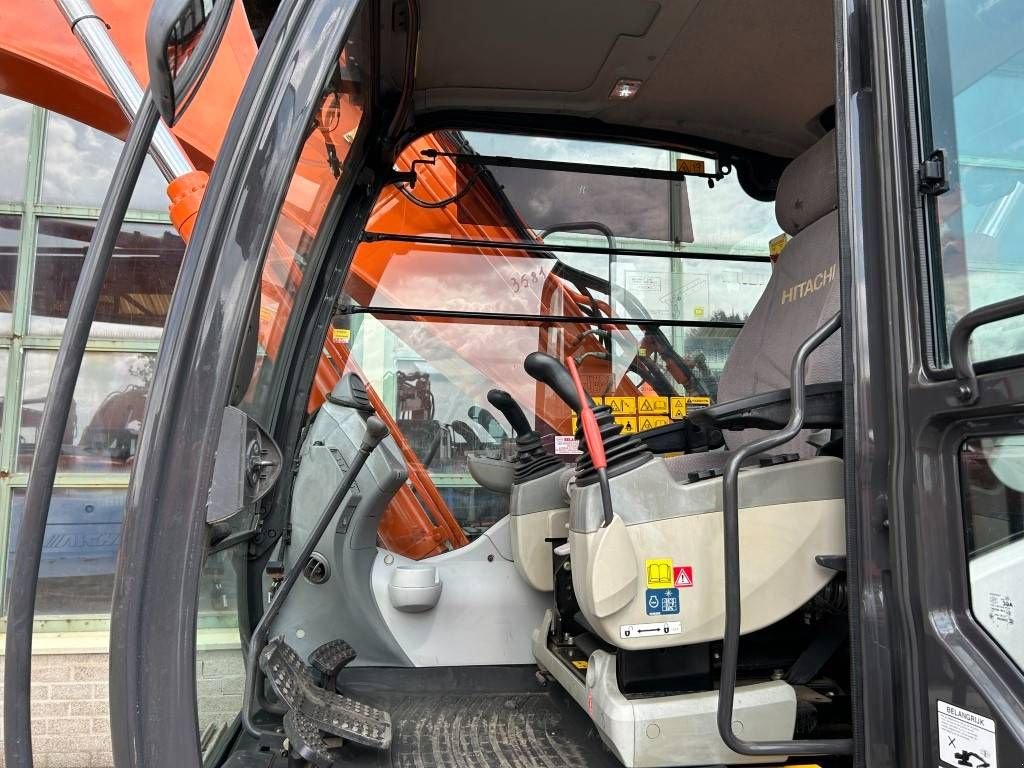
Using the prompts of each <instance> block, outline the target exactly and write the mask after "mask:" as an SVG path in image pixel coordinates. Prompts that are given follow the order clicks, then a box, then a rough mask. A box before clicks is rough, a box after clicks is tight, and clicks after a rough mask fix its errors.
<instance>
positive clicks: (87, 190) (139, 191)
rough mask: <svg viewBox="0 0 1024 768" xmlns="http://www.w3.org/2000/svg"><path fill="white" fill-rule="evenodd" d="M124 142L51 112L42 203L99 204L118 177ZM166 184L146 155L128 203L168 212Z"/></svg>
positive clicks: (40, 196)
mask: <svg viewBox="0 0 1024 768" xmlns="http://www.w3.org/2000/svg"><path fill="white" fill-rule="evenodd" d="M121 144H122V142H121V141H119V140H118V139H115V138H114V137H112V136H108V135H107V134H105V133H103V132H102V131H98V130H96V129H95V128H90V127H89V126H87V125H85V124H83V123H79V122H76V121H75V120H72V119H71V118H69V117H64V116H63V115H58V114H57V113H55V112H49V113H47V116H46V147H45V149H44V151H43V182H42V189H41V191H40V195H39V201H40V202H42V203H54V204H57V205H75V206H87V207H90V208H99V207H100V206H101V205H102V204H103V198H104V196H105V195H106V193H107V188H108V187H109V186H110V180H111V179H112V178H113V176H114V163H113V162H111V158H116V157H118V155H120V153H121ZM166 188H167V182H166V181H164V177H163V176H162V175H161V173H160V170H159V169H158V168H157V167H156V163H155V162H153V159H152V158H150V157H147V158H146V160H145V162H144V163H143V165H142V172H141V173H140V174H139V181H138V183H137V184H136V185H135V191H134V192H132V197H131V201H130V202H129V203H128V207H129V208H131V209H133V210H145V211H166V210H167V194H166V192H165V190H166Z"/></svg>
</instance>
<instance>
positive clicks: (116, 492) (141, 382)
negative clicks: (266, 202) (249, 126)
mask: <svg viewBox="0 0 1024 768" xmlns="http://www.w3.org/2000/svg"><path fill="white" fill-rule="evenodd" d="M120 147H121V142H120V141H118V140H117V139H114V138H112V137H110V136H108V135H106V134H103V133H100V132H99V131H96V130H94V129H92V128H90V127H88V126H85V125H83V124H81V123H76V122H74V121H73V120H70V119H68V118H66V117H63V116H61V115H58V114H55V113H52V112H47V111H45V110H43V109H40V108H39V107H35V106H32V105H29V104H26V103H23V102H19V101H16V100H14V99H11V98H8V97H5V96H0V155H2V157H3V169H2V171H0V392H2V393H3V394H2V398H3V401H2V403H3V405H2V410H0V419H2V420H0V573H2V574H3V584H4V589H3V593H2V598H0V599H2V607H3V616H6V606H7V603H8V599H9V594H8V592H9V586H8V585H9V579H8V574H9V573H10V570H11V569H10V566H11V561H12V559H13V557H14V551H15V548H16V544H17V537H18V529H19V522H20V516H21V512H22V509H23V507H24V500H25V487H26V485H27V483H28V473H29V470H30V468H31V463H32V457H33V453H34V450H35V441H36V430H37V428H38V425H39V420H40V416H41V414H42V408H43V403H44V402H45V398H46V393H47V389H48V387H49V383H50V376H51V374H52V373H53V366H54V361H55V359H56V355H57V349H58V347H59V345H60V339H61V334H62V333H63V331H64V323H65V318H66V317H67V314H68V308H69V306H70V304H71V300H72V297H73V295H74V291H75V285H76V283H77V280H78V275H79V272H80V271H81V268H82V263H83V261H84V258H85V250H86V248H87V246H88V244H89V240H90V238H91V236H92V232H93V229H94V227H95V224H96V220H97V218H98V216H99V209H100V206H101V204H102V202H103V197H104V194H105V193H106V190H107V186H108V185H109V183H110V179H111V176H112V173H113V168H114V165H115V163H116V162H117V158H118V154H119V152H120ZM165 187H166V184H165V182H164V180H163V177H162V176H161V175H160V173H159V171H158V170H157V168H156V166H155V165H154V163H153V162H152V161H151V160H149V161H147V163H146V165H145V167H144V168H143V171H142V175H141V177H140V180H139V183H138V186H137V187H136V190H135V192H134V195H133V197H132V200H131V203H130V205H129V211H128V214H127V216H126V217H125V223H124V226H123V227H122V229H121V234H120V237H119V239H118V242H117V247H116V249H115V251H114V255H113V261H112V263H111V266H110V269H109V272H108V275H107V278H106V281H105V282H104V285H103V291H102V295H101V297H100V301H99V306H98V309H97V315H96V318H95V321H94V324H93V329H92V334H91V336H90V340H89V344H88V351H87V352H86V354H85V359H84V361H83V365H82V370H81V373H80V374H79V380H78V384H77V387H76V390H75V398H74V406H73V408H72V410H71V415H70V418H69V419H68V425H67V429H66V430H65V432H64V439H63V447H62V459H61V463H60V467H59V471H58V474H57V479H56V484H55V488H54V492H53V502H52V504H51V507H50V516H49V524H48V526H47V529H46V537H45V543H44V549H43V560H42V567H41V571H40V579H39V586H38V595H37V599H36V621H35V630H36V636H35V640H34V649H35V652H36V658H35V660H34V664H33V682H34V683H38V685H39V689H38V695H36V694H33V700H34V708H33V709H34V711H33V715H34V731H35V734H34V746H35V751H36V753H37V763H36V764H37V765H41V766H46V765H51V764H53V765H56V764H59V765H74V766H83V768H84V766H107V765H111V764H112V763H111V760H110V755H109V752H110V746H109V724H108V722H107V711H108V710H107V695H106V681H107V662H106V651H107V646H108V628H109V616H110V598H111V593H112V588H113V581H114V567H115V562H116V558H117V547H118V542H119V540H120V533H121V521H122V516H123V511H124V500H125V493H126V491H127V486H128V477H129V472H130V471H131V467H132V462H133V459H134V455H135V451H136V447H137V445H138V435H139V429H140V427H141V424H142V413H143V407H144V404H145V400H146V396H147V394H148V392H149V386H150V381H151V379H152V373H153V365H154V361H155V357H156V352H157V348H158V347H159V344H160V337H161V332H162V327H163V323H164V318H165V317H166V314H167V309H168V306H169V304H170V298H171V292H172V290H173V288H174V283H175V280H176V279H177V276H178V269H179V267H180V265H181V260H182V255H183V252H184V244H183V243H182V241H181V239H180V238H179V237H178V235H177V233H176V232H175V230H174V228H173V227H172V226H171V224H170V219H169V217H168V215H167V202H166V201H167V198H166V193H165ZM207 581H211V580H207ZM215 581H216V580H215V579H214V580H212V581H211V583H204V588H205V589H206V590H207V591H208V592H209V599H208V600H207V601H206V604H207V605H208V606H209V607H210V608H211V610H210V612H209V615H207V616H204V618H203V619H202V620H201V623H203V624H204V625H206V626H204V629H208V630H210V632H208V633H207V634H208V635H210V643H209V646H208V647H209V648H211V649H213V652H212V653H211V654H209V655H208V656H207V657H204V658H202V659H199V660H198V665H199V667H200V668H199V669H198V670H197V673H198V674H200V675H201V674H202V671H203V669H202V668H203V666H204V665H209V666H210V669H211V670H212V669H213V668H214V667H215V666H216V665H217V664H218V658H217V654H216V648H217V647H219V646H218V644H219V643H223V644H224V645H225V646H227V647H231V646H233V647H234V648H237V647H238V635H237V631H236V630H234V629H233V628H232V629H229V631H227V632H225V633H224V637H223V638H221V637H220V636H219V635H218V633H217V628H218V622H219V621H220V619H219V612H218V611H217V610H216V609H218V608H224V607H226V605H225V603H226V602H227V601H228V597H227V596H226V594H223V593H222V594H219V595H218V586H217V584H216V583H213V582H215ZM231 600H232V601H233V595H232V597H231ZM236 657H237V652H236V654H234V655H232V657H231V658H232V660H234V659H235V658H236ZM221 672H223V670H218V676H219V677H220V678H223V674H221ZM238 673H239V674H240V673H241V671H240V670H238ZM219 693H220V688H219V687H218V688H217V689H216V690H212V689H211V690H206V691H204V695H205V696H206V697H207V699H208V702H206V709H207V710H209V711H211V712H217V711H219V707H218V706H217V700H218V697H219ZM224 709H225V710H226V711H227V710H230V712H231V714H232V715H233V714H234V713H236V712H237V711H238V702H237V701H235V700H234V697H232V700H231V701H230V702H228V703H226V704H225V707H224Z"/></svg>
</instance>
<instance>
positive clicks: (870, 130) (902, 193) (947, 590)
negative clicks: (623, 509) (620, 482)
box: [840, 0, 1024, 768]
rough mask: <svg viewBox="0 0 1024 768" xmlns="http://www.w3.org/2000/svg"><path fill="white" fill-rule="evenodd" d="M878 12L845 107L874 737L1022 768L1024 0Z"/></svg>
mask: <svg viewBox="0 0 1024 768" xmlns="http://www.w3.org/2000/svg"><path fill="white" fill-rule="evenodd" d="M850 5H851V6H853V5H859V4H855V3H854V4H850ZM883 5H886V4H881V3H878V4H869V3H865V4H863V5H862V6H861V9H862V16H863V17H864V20H869V21H870V24H869V25H863V26H860V27H859V28H858V29H852V28H849V29H848V33H849V35H850V36H849V37H848V38H847V41H848V42H850V41H853V43H854V44H861V45H864V47H863V48H861V49H860V51H859V54H858V56H859V57H860V58H859V60H858V59H857V58H856V57H853V56H851V57H850V58H849V59H848V62H847V63H848V69H847V74H848V76H849V79H848V80H847V82H846V92H845V93H841V102H840V117H841V118H843V123H844V125H845V129H844V130H845V135H844V139H845V142H844V144H845V155H846V162H847V163H848V166H849V168H850V175H849V177H848V178H847V179H846V180H845V184H846V194H847V203H848V207H847V222H846V226H847V227H848V228H849V229H848V231H849V233H850V234H851V238H850V240H849V242H850V243H851V245H850V249H851V259H850V263H851V266H850V272H849V275H848V278H849V287H850V291H849V299H850V300H849V303H848V307H847V317H846V318H844V333H847V331H849V336H848V338H851V340H852V343H851V350H850V355H851V356H850V358H849V360H848V366H849V368H848V370H849V372H850V373H851V374H852V375H851V376H849V377H848V379H849V381H850V383H851V391H850V395H851V397H850V408H851V411H850V414H849V415H850V420H849V422H848V424H850V425H851V429H850V430H848V435H847V439H848V440H850V441H851V444H850V445H849V446H848V448H847V450H848V451H849V452H850V457H851V464H850V467H851V478H850V486H849V487H850V494H851V496H850V498H851V502H852V503H851V512H852V519H853V521H854V526H855V527H854V529H852V530H853V533H854V536H855V547H854V551H856V552H857V553H858V554H857V560H858V562H857V563H854V564H853V567H854V569H855V570H856V571H857V572H858V573H857V576H858V581H857V582H855V583H859V591H858V592H857V593H856V594H855V598H856V601H857V611H858V613H859V619H860V621H859V622H858V625H857V627H856V632H857V637H856V638H855V642H856V645H857V651H858V653H857V654H856V655H855V664H858V666H859V667H860V670H859V677H860V679H861V683H862V690H861V697H862V708H861V712H860V717H861V732H860V738H861V740H862V747H863V749H864V754H865V755H866V757H867V762H868V764H871V765H896V764H899V765H942V766H950V767H952V768H1000V766H1011V765H1012V766H1017V765H1021V763H1022V760H1024V674H1022V671H1024V591H1022V586H1021V585H1022V584H1024V578H1022V576H1024V503H1022V502H1024V495H1022V494H1024V357H1022V355H1024V321H1022V319H1021V318H1020V317H1019V315H1020V313H1021V312H1024V4H1022V3H1020V2H1018V1H1017V0H936V1H934V2H926V3H916V2H914V3H900V4H894V5H892V6H888V7H886V8H883V7H882V6H883ZM841 23H844V22H841ZM865 33H866V34H867V35H868V36H869V37H870V43H871V44H872V45H870V46H868V45H866V43H867V42H868V40H867V39H864V38H858V35H863V34H865ZM854 70H857V71H854ZM867 73H870V74H867ZM858 83H859V85H860V86H861V88H860V89H858V87H857V85H858ZM866 85H870V86H871V87H870V89H868V88H864V86H866Z"/></svg>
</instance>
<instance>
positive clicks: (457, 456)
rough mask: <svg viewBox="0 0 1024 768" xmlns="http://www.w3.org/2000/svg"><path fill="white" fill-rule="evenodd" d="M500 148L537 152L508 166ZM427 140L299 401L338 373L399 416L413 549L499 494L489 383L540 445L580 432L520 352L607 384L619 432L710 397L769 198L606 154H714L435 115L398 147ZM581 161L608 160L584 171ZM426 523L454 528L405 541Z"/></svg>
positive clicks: (480, 512) (501, 426)
mask: <svg viewBox="0 0 1024 768" xmlns="http://www.w3.org/2000/svg"><path fill="white" fill-rule="evenodd" d="M474 153H475V156H474ZM497 156H504V157H513V158H524V159H525V160H526V161H527V162H528V163H530V162H533V161H538V160H539V161H542V165H543V167H541V168H538V167H536V166H535V165H533V166H530V167H527V168H520V167H511V168H510V167H506V165H503V164H502V162H503V161H501V160H495V158H496V157H497ZM424 157H427V158H429V157H433V158H435V159H434V161H432V162H426V163H422V162H420V163H417V164H416V173H417V182H416V185H415V186H414V187H411V188H410V187H401V188H398V187H395V186H389V187H387V188H385V189H384V191H383V192H382V193H381V195H380V197H379V199H378V201H377V204H376V206H375V209H374V212H373V214H372V216H371V218H370V222H369V224H368V226H367V229H368V231H369V232H370V233H372V234H370V235H369V236H368V238H367V240H368V242H364V243H362V244H361V245H360V246H359V248H358V249H357V251H356V255H355V258H354V259H353V262H352V265H351V267H350V269H349V273H348V277H347V281H346V283H345V285H344V288H343V291H342V293H341V295H340V297H339V299H338V301H337V313H336V315H335V318H334V321H333V323H332V328H331V330H330V332H329V333H328V338H327V339H326V343H325V357H326V359H328V360H330V361H331V368H330V370H327V369H326V368H325V369H324V370H323V374H324V375H322V376H318V378H317V388H318V389H317V391H315V392H314V397H313V401H312V404H313V405H314V406H315V405H318V404H319V403H321V402H323V399H324V398H325V396H326V394H327V391H329V387H330V386H331V385H332V384H333V383H334V382H336V381H337V380H338V377H339V375H340V374H341V373H342V372H351V373H354V374H356V375H357V376H358V377H359V378H360V379H362V380H363V381H364V382H365V383H366V384H367V385H368V387H369V389H370V390H371V392H372V393H373V394H372V397H371V402H375V403H377V404H379V406H378V408H379V409H383V410H384V411H386V414H385V415H386V416H387V417H388V418H389V419H392V420H393V425H394V426H393V428H392V433H393V434H394V436H395V437H396V440H397V441H398V443H399V445H400V446H401V447H402V448H403V450H404V452H405V459H406V462H407V464H408V465H409V481H408V487H409V489H411V493H408V494H404V495H403V494H402V493H400V494H398V495H396V498H395V500H394V501H393V502H392V507H391V510H390V512H389V513H388V514H385V515H384V516H383V517H382V522H381V526H380V529H379V534H380V540H381V543H382V545H383V546H384V547H385V548H387V549H390V550H392V551H396V552H398V553H400V554H403V555H407V556H410V557H422V556H423V555H422V554H414V553H416V552H419V553H422V552H423V551H426V550H428V549H431V550H433V551H435V552H441V551H446V550H447V549H450V548H452V547H456V546H460V542H461V540H462V539H465V540H468V541H472V540H473V539H474V538H475V537H477V536H479V535H480V534H481V533H482V532H483V531H485V530H486V529H487V528H488V527H489V526H490V525H492V524H494V523H495V522H497V521H498V520H500V519H501V517H503V516H504V515H505V514H506V513H507V511H508V503H509V497H508V495H507V494H500V493H496V492H493V491H490V490H487V489H485V488H483V487H481V486H480V485H479V484H478V483H477V482H476V481H475V480H474V477H473V473H472V468H473V458H474V456H475V455H478V454H484V455H486V456H490V457H502V458H510V457H511V456H512V455H514V453H515V446H514V440H513V439H512V429H511V426H510V425H509V424H508V422H507V420H506V419H505V417H504V416H503V415H502V414H501V413H499V412H498V411H496V409H494V408H493V406H491V405H490V404H489V402H488V400H487V393H488V391H489V390H490V389H492V388H499V389H503V390H505V391H507V392H509V394H511V396H512V397H513V399H514V400H516V402H517V403H518V404H519V405H520V407H521V408H522V409H523V411H524V412H525V414H526V416H527V418H528V420H529V421H530V423H531V424H532V426H533V428H534V429H535V430H536V431H537V432H538V433H539V434H540V436H541V440H542V443H543V445H544V446H545V448H546V450H547V451H548V452H549V453H555V442H556V441H555V438H556V436H568V435H571V434H572V433H574V432H575V423H574V422H575V419H574V415H573V413H572V412H571V411H570V409H569V407H568V406H567V405H566V404H565V403H564V402H562V401H561V400H560V399H559V398H558V397H557V396H556V395H555V394H554V393H553V392H552V391H551V390H550V389H549V388H547V387H542V386H538V384H537V382H536V381H535V380H534V379H532V378H531V377H530V376H528V375H527V374H526V372H525V371H524V368H523V361H524V360H525V358H526V357H527V356H528V355H529V354H530V353H532V352H536V351H542V352H546V353H548V354H551V355H553V356H555V357H558V358H559V359H564V358H565V357H566V356H567V355H569V354H572V355H574V356H575V357H576V358H577V360H579V361H580V372H581V377H582V379H583V382H584V385H585V387H586V388H587V389H588V391H589V392H590V393H591V394H593V395H595V396H597V397H599V398H601V397H607V398H609V399H608V400H607V402H608V403H609V404H610V405H611V406H612V408H613V409H615V410H616V412H617V413H618V419H619V423H620V424H621V425H622V428H623V430H624V431H625V432H627V433H629V432H642V431H644V430H647V429H652V428H655V427H660V426H664V425H666V424H669V423H671V422H672V421H673V419H679V418H682V416H683V414H685V412H686V409H687V408H689V407H701V406H702V405H707V404H709V403H710V402H713V401H714V400H715V399H716V398H717V394H718V379H719V377H720V375H721V372H722V369H723V367H724V365H725V361H726V359H727V357H728V354H729V350H730V349H731V347H732V344H733V341H734V339H735V337H736V335H737V333H738V330H739V326H741V325H742V323H743V321H744V320H745V319H746V318H747V317H748V315H749V314H750V312H751V310H752V309H753V307H754V305H755V304H756V303H757V301H758V299H759V298H760V296H761V294H762V292H763V290H764V286H765V285H766V284H767V282H768V279H769V277H770V275H771V264H770V261H769V253H770V247H769V241H770V240H771V239H772V238H773V237H774V236H775V235H777V234H778V225H777V224H776V223H775V217H774V208H773V206H772V204H771V203H763V202H758V201H756V200H754V199H753V198H750V197H749V196H747V195H746V194H745V193H744V191H743V190H742V188H741V187H740V185H739V183H738V182H737V181H736V180H735V177H733V176H726V177H725V178H724V179H722V180H720V181H718V182H716V183H715V184H714V186H713V187H712V186H710V185H709V184H708V180H707V179H706V178H702V177H699V176H685V177H682V178H680V177H678V176H676V177H672V179H671V180H668V181H666V180H665V179H661V178H659V179H651V178H642V179H634V178H624V177H621V176H618V175H615V173H616V172H617V171H612V172H609V173H606V172H603V171H607V170H608V169H609V168H623V167H630V168H641V169H644V172H647V171H660V172H666V171H671V170H673V169H675V168H676V166H675V163H676V161H690V162H694V163H699V164H700V168H702V169H704V170H714V168H715V163H714V160H713V159H712V160H708V159H698V158H690V157H685V156H681V155H678V154H676V153H670V152H667V151H663V150H657V149H651V148H646V147H642V148H637V147H633V148H631V147H623V146H621V145H612V144H600V143H594V142H578V141H565V140H560V139H557V140H556V139H547V138H536V137H524V136H504V135H500V136H499V135H495V134H480V133H465V134H464V133H459V132H453V131H443V132H438V133H434V134H431V135H429V136H426V137H423V138H421V139H419V140H417V141H416V142H413V144H411V145H410V147H408V148H407V149H406V150H405V151H404V152H403V154H402V156H401V158H400V160H399V163H398V166H399V168H402V169H405V168H410V167H412V165H413V162H414V161H416V160H418V159H422V158H424ZM488 162H489V164H488ZM551 162H554V163H560V164H562V165H554V166H553V165H551V164H550V163H551ZM566 163H569V164H573V163H574V164H576V165H575V166H566V165H564V164H566ZM581 163H591V164H598V165H601V166H604V168H602V169H597V171H595V172H590V173H586V174H581V173H578V172H577V170H578V168H579V164H581ZM481 166H486V167H485V169H484V170H481ZM684 166H685V163H684ZM566 167H570V168H573V169H574V170H572V171H571V172H566V171H565V170H564V169H565V168H566ZM589 167H590V166H588V168H589ZM513 171H514V173H513ZM687 173H689V171H687ZM648 175H649V174H648ZM584 176H585V177H586V178H583V177H584ZM562 177H564V178H562ZM556 201H557V205H556V204H555V202H556ZM580 222H584V223H585V226H579V223H580ZM563 224H564V225H566V226H562V225H563ZM552 229H554V230H556V231H551V230H552ZM424 238H425V239H424ZM449 241H450V242H449ZM467 241H469V242H467ZM492 243H493V245H491V244H492ZM609 246H612V248H613V249H614V250H616V251H620V250H621V251H628V252H627V253H618V252H616V253H613V254H611V253H609V252H608V248H609ZM595 248H596V249H598V250H596V251H595V250H594V249H595ZM602 248H603V249H605V251H604V252H601V251H600V249H602ZM608 320H614V321H615V322H607V321H608ZM708 321H711V323H712V324H709V325H703V323H706V322H708ZM323 367H324V366H323V364H322V368H323ZM374 398H376V400H375V399H374ZM559 445H563V446H564V445H566V441H559ZM559 455H560V458H561V459H562V460H564V461H565V462H566V463H567V464H569V463H572V462H574V461H575V459H576V456H575V454H572V453H568V452H564V453H561V454H559ZM410 505H412V508H411V509H410ZM414 519H415V520H417V521H419V522H417V523H416V525H415V526H413V525H412V524H411V523H410V521H412V520H414ZM439 521H440V522H439ZM435 522H437V523H438V525H439V527H441V528H442V529H443V528H444V527H445V526H446V525H449V524H454V525H457V526H458V527H459V528H460V529H461V536H460V535H456V536H454V537H449V538H448V539H446V540H445V541H444V542H442V546H440V547H437V548H436V549H434V548H433V546H431V547H423V548H420V549H417V547H416V546H414V545H418V544H420V543H422V542H413V543H412V544H410V541H409V534H410V531H412V530H413V528H415V529H416V530H417V531H418V530H420V528H422V529H423V530H424V531H426V532H427V533H426V535H427V536H429V535H432V532H433V531H434V530H435V528H434V523H435ZM407 524H408V525H407ZM403 525H407V527H405V528H403V527H402V526H403ZM456 534H459V532H458V531H457V532H456ZM430 543H431V545H432V544H433V543H432V542H430Z"/></svg>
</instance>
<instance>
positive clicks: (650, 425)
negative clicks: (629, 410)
mask: <svg viewBox="0 0 1024 768" xmlns="http://www.w3.org/2000/svg"><path fill="white" fill-rule="evenodd" d="M637 421H638V422H639V423H638V424H637V427H638V428H639V429H640V431H641V432H646V431H647V430H648V429H654V428H656V427H664V426H665V425H666V424H671V423H672V419H670V418H669V417H668V416H638V417H637Z"/></svg>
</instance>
